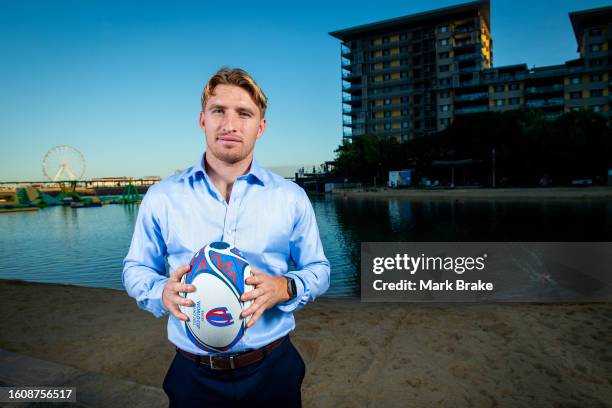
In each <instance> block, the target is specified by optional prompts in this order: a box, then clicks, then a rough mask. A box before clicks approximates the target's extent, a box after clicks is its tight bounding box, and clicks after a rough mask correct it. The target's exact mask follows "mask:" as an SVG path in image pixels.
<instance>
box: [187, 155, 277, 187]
mask: <svg viewBox="0 0 612 408" xmlns="http://www.w3.org/2000/svg"><path fill="white" fill-rule="evenodd" d="M204 154H206V153H204ZM203 163H204V155H202V156H201V157H200V159H199V160H198V161H197V162H196V163H195V164H194V165H193V166H191V167H190V168H188V169H187V170H185V173H184V174H183V177H182V178H184V179H189V178H191V177H193V178H194V179H195V178H197V176H198V174H202V175H203V176H204V178H205V179H206V180H207V181H208V180H209V178H208V174H206V169H205V168H204V166H203ZM240 177H246V179H247V181H250V182H254V183H259V184H261V185H265V183H266V181H268V180H269V178H268V174H267V172H266V170H265V169H264V168H263V167H261V166H260V165H259V164H258V163H257V161H256V160H255V159H254V158H253V161H252V162H251V167H250V169H249V172H248V173H247V174H245V175H243V176H240Z"/></svg>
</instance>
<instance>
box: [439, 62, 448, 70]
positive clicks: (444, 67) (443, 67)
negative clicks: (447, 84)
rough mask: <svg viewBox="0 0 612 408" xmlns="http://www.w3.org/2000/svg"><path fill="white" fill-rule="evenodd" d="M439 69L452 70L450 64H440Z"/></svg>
mask: <svg viewBox="0 0 612 408" xmlns="http://www.w3.org/2000/svg"><path fill="white" fill-rule="evenodd" d="M439 69H440V72H448V71H449V70H450V65H448V64H446V65H440V67H439Z"/></svg>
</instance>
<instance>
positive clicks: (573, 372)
mask: <svg viewBox="0 0 612 408" xmlns="http://www.w3.org/2000/svg"><path fill="white" fill-rule="evenodd" d="M296 319H297V329H296V331H295V333H294V334H292V338H293V340H294V342H295V344H296V346H297V348H298V349H299V350H300V352H301V354H302V356H303V357H304V359H305V361H306V364H307V372H306V378H305V381H304V386H303V396H304V406H305V407H327V406H336V407H359V406H385V407H396V406H413V407H431V406H454V407H492V406H513V407H515V406H516V407H530V406H584V407H586V406H588V407H600V406H601V407H604V406H606V404H608V403H609V401H612V376H611V374H610V373H612V370H611V369H610V368H611V365H612V351H611V350H610V334H611V333H612V304H610V303H600V304H580V305H579V304H563V305H554V304H548V305H541V304H540V305H538V304H458V305H457V304H456V305H451V304H448V305H444V304H440V305H425V304H391V303H386V304H382V303H379V304H364V303H360V302H359V301H358V300H330V299H321V300H319V301H317V302H316V303H314V304H310V305H308V306H307V307H306V308H305V309H303V310H301V311H299V312H297V313H296ZM0 322H1V323H0V324H1V325H2V329H1V330H0V348H1V349H4V350H8V351H10V352H16V353H19V354H22V355H27V356H31V357H35V358H38V359H42V360H46V361H50V362H55V363H60V364H62V365H65V366H69V367H75V368H78V369H81V370H85V371H87V372H93V373H99V374H103V375H104V376H105V378H110V377H112V378H116V379H118V380H121V381H131V382H134V383H139V384H142V385H149V386H153V387H157V388H159V387H160V386H161V383H162V380H163V377H164V375H165V372H166V369H167V368H168V366H169V364H170V361H171V360H172V358H173V355H174V349H173V347H172V346H171V344H170V343H169V342H168V340H167V338H166V318H162V319H155V318H154V317H153V316H152V315H150V314H148V313H146V312H143V311H141V310H139V309H138V308H137V307H136V305H135V303H134V300H133V299H131V298H129V297H128V296H127V295H126V294H125V292H123V291H117V290H111V289H97V288H84V287H75V286H65V285H48V284H30V283H21V282H14V281H0ZM109 384H112V383H111V382H109ZM124 384H125V383H124ZM32 385H35V384H32ZM101 392H111V391H110V390H107V391H101ZM157 395H159V394H157ZM606 401H608V402H606Z"/></svg>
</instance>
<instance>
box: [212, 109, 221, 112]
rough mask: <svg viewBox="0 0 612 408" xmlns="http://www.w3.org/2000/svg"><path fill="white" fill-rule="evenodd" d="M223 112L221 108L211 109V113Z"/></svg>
mask: <svg viewBox="0 0 612 408" xmlns="http://www.w3.org/2000/svg"><path fill="white" fill-rule="evenodd" d="M221 112H223V109H213V110H212V113H221Z"/></svg>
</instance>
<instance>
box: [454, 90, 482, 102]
mask: <svg viewBox="0 0 612 408" xmlns="http://www.w3.org/2000/svg"><path fill="white" fill-rule="evenodd" d="M478 99H489V93H488V92H477V93H471V94H464V95H457V96H455V98H454V100H455V102H461V101H476V100H478Z"/></svg>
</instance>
